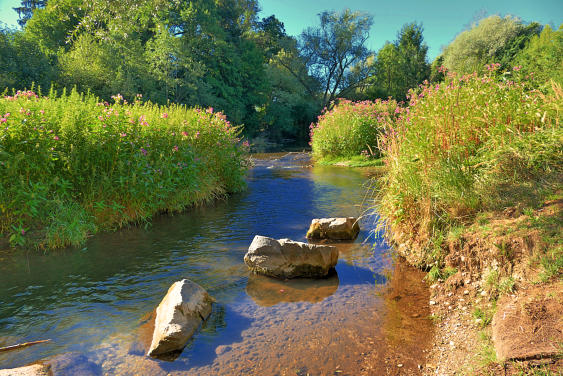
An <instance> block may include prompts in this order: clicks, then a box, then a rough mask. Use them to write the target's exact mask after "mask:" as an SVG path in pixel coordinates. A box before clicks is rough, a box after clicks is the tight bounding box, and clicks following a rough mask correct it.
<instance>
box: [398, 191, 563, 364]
mask: <svg viewBox="0 0 563 376" xmlns="http://www.w3.org/2000/svg"><path fill="white" fill-rule="evenodd" d="M562 209H563V200H562V199H561V198H560V199H558V200H552V201H548V202H546V203H544V205H542V207H540V208H538V209H537V210H534V211H533V212H527V214H524V213H522V212H518V210H517V209H516V208H512V209H511V210H506V211H505V212H503V213H490V215H489V216H488V220H487V221H486V222H485V221H481V223H475V224H474V225H473V226H468V227H467V228H466V229H465V231H464V232H463V233H462V234H460V236H459V238H458V239H451V240H449V241H447V244H446V247H447V248H449V250H450V252H449V254H448V256H446V267H447V268H451V269H452V270H453V269H455V270H456V272H455V273H454V274H452V275H450V276H439V277H438V278H437V279H436V280H435V281H433V283H432V285H431V296H430V307H431V310H432V318H433V320H434V321H435V323H436V332H435V336H434V340H433V344H432V349H431V351H430V353H429V355H428V359H427V360H426V367H425V371H424V374H425V375H453V374H460V373H461V374H484V375H528V374H533V375H558V374H559V373H558V372H560V371H561V369H563V357H562V355H563V352H562V348H561V344H562V343H563V336H562V334H561V333H562V331H563V323H562V321H561V312H562V311H563V300H562V299H561V296H562V295H561V292H562V291H563V283H562V279H561V277H562V272H563V266H562V262H561V261H562V260H561V250H560V247H561V239H560V235H558V233H559V232H560V230H561V228H562V226H563V221H562V219H563V210H562ZM554 243H555V244H554ZM546 247H547V249H548V250H551V252H552V253H553V256H555V257H552V258H549V259H548V258H546V257H548V256H546V254H549V251H548V252H545V248H546ZM557 247H559V249H558V248H557ZM398 250H399V253H402V254H404V255H405V256H407V257H408V254H407V252H405V251H406V247H401V246H399V247H398ZM543 265H547V268H544V267H543Z"/></svg>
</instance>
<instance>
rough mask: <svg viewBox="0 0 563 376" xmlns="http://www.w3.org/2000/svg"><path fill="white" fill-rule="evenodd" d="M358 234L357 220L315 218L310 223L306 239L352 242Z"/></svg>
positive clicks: (350, 218)
mask: <svg viewBox="0 0 563 376" xmlns="http://www.w3.org/2000/svg"><path fill="white" fill-rule="evenodd" d="M359 232H360V225H358V219H357V218H354V217H347V218H315V219H313V221H312V222H311V226H310V227H309V231H307V239H330V240H354V239H356V237H357V236H358V234H359Z"/></svg>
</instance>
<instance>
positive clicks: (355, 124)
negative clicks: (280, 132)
mask: <svg viewBox="0 0 563 376" xmlns="http://www.w3.org/2000/svg"><path fill="white" fill-rule="evenodd" d="M396 108H397V103H396V102H395V101H392V100H390V101H382V100H380V99H378V100H377V101H375V102H370V101H363V102H351V101H348V100H340V102H339V103H338V104H337V105H335V106H334V107H333V108H332V109H331V110H330V111H326V112H324V113H323V114H321V115H320V116H319V118H318V122H317V123H316V124H311V143H310V144H311V146H312V148H313V156H314V157H315V158H316V159H323V158H327V157H352V156H355V155H362V154H363V155H365V156H375V157H377V156H379V151H378V147H377V137H378V134H379V132H380V131H381V130H382V129H383V128H382V124H383V123H384V122H385V121H386V120H389V119H392V118H394V117H395V116H396V113H395V109H396Z"/></svg>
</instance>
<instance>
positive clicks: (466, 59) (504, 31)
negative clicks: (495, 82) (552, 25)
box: [443, 16, 538, 73]
mask: <svg viewBox="0 0 563 376" xmlns="http://www.w3.org/2000/svg"><path fill="white" fill-rule="evenodd" d="M537 30H538V29H537V27H536V26H535V25H532V27H531V28H529V29H528V30H526V26H525V25H524V24H523V23H522V21H520V20H519V19H517V18H514V17H510V16H506V17H504V18H501V17H499V16H491V17H488V18H485V19H482V20H481V21H480V22H479V23H478V24H474V25H473V26H472V27H471V29H469V30H466V31H464V32H462V33H461V34H459V35H458V36H457V37H456V38H455V39H454V41H453V42H452V43H450V44H449V45H448V46H447V47H446V48H445V49H444V52H443V56H444V65H445V66H446V67H447V68H448V69H449V70H450V71H455V72H458V73H471V72H474V71H477V72H480V71H482V70H483V69H484V66H485V64H487V63H492V62H499V61H500V60H501V59H502V56H503V55H504V54H505V53H506V54H507V56H509V57H510V56H514V55H515V53H514V52H508V51H507V46H510V45H511V44H512V43H513V42H514V41H515V40H517V39H518V38H519V37H521V36H525V35H529V36H531V35H533V34H534V33H535V32H537ZM519 42H520V41H517V42H516V45H520V43H519ZM524 44H525V43H524ZM522 47H523V45H522ZM509 50H510V48H509Z"/></svg>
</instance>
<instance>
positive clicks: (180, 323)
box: [147, 279, 213, 356]
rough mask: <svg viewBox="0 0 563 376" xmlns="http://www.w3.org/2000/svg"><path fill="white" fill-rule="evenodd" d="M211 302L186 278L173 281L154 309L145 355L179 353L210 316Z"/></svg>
mask: <svg viewBox="0 0 563 376" xmlns="http://www.w3.org/2000/svg"><path fill="white" fill-rule="evenodd" d="M212 303H213V299H212V298H211V297H210V296H209V294H208V293H207V291H205V290H204V289H203V288H202V287H201V286H200V285H198V284H197V283H194V282H192V281H190V280H188V279H183V280H181V281H178V282H175V283H174V284H173V285H172V286H171V287H170V288H169V289H168V293H167V294H166V296H165V297H164V299H162V302H160V304H159V305H158V308H157V309H156V319H155V324H154V332H153V337H152V343H151V346H150V348H149V351H148V353H147V355H149V356H156V355H162V354H166V353H169V352H172V351H177V350H182V349H183V348H184V346H185V345H186V342H187V341H188V340H189V339H190V338H191V336H192V335H193V334H194V332H195V331H196V329H197V328H198V327H199V325H200V324H201V322H202V321H203V320H205V319H207V317H208V316H209V314H210V313H211V305H212Z"/></svg>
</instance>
